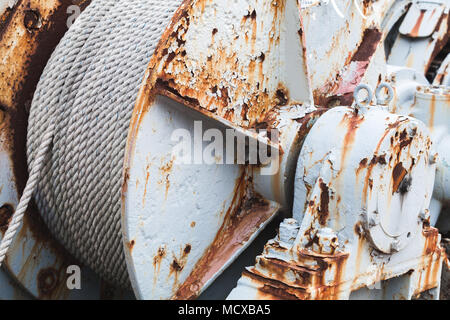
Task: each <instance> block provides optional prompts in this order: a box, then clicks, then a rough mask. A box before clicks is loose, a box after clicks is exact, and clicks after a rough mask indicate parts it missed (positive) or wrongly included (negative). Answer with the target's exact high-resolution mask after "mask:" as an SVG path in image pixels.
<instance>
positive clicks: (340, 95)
mask: <svg viewBox="0 0 450 320" xmlns="http://www.w3.org/2000/svg"><path fill="white" fill-rule="evenodd" d="M381 38H382V33H381V31H380V30H378V29H376V28H369V29H366V30H364V32H363V34H362V39H361V42H360V43H359V45H358V47H357V48H356V49H355V52H354V54H353V55H351V53H350V54H349V58H348V59H347V61H346V62H345V63H344V65H343V66H342V68H341V69H340V70H338V71H337V72H336V74H332V75H330V77H329V78H330V79H332V80H330V81H329V82H328V83H326V84H324V85H323V86H322V87H321V88H316V89H314V90H313V97H314V102H315V104H316V105H319V106H322V107H327V108H328V107H333V106H337V105H342V106H351V105H352V103H353V100H354V97H353V91H354V89H355V88H356V86H357V85H359V84H360V82H361V79H362V78H363V77H364V75H365V73H366V71H367V69H368V68H369V65H370V62H371V60H372V57H373V55H374V54H375V52H376V50H377V48H378V45H379V43H380V41H381ZM352 64H353V65H356V66H357V68H356V69H357V71H356V72H354V71H353V69H352V68H350V65H352ZM349 72H350V74H349ZM349 76H351V77H350V79H349Z"/></svg>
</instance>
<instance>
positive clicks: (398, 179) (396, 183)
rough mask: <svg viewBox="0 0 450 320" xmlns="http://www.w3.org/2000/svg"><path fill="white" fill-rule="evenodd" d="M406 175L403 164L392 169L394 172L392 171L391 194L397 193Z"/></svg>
mask: <svg viewBox="0 0 450 320" xmlns="http://www.w3.org/2000/svg"><path fill="white" fill-rule="evenodd" d="M407 174H408V171H407V170H406V169H405V168H404V167H403V163H401V162H400V163H398V164H397V165H396V166H395V167H394V170H393V171H392V181H393V188H392V191H393V193H396V192H397V191H399V188H400V184H401V183H402V181H403V180H404V179H405V177H406V175H407Z"/></svg>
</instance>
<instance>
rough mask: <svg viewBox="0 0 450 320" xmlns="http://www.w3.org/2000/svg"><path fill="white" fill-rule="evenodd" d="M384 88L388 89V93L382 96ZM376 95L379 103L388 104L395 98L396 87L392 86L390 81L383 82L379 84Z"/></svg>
mask: <svg viewBox="0 0 450 320" xmlns="http://www.w3.org/2000/svg"><path fill="white" fill-rule="evenodd" d="M383 89H387V91H388V95H387V97H385V98H382V97H381V93H382V91H383ZM375 96H376V98H377V104H378V105H381V106H387V105H388V104H389V103H390V102H391V101H392V99H393V98H394V89H393V88H392V86H391V85H390V84H389V83H386V82H382V83H381V84H380V85H379V86H378V88H377V91H376V92H375Z"/></svg>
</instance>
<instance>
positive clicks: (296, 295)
mask: <svg viewBox="0 0 450 320" xmlns="http://www.w3.org/2000/svg"><path fill="white" fill-rule="evenodd" d="M347 259H348V254H334V255H319V254H311V253H310V252H304V251H300V252H299V253H298V261H297V262H296V263H288V262H285V261H281V260H277V259H266V258H260V259H258V265H259V266H260V267H261V269H262V270H264V271H263V272H260V271H258V270H259V269H260V268H258V269H257V268H251V269H248V270H246V271H244V276H245V277H247V278H249V279H251V281H252V282H254V283H255V285H256V287H257V288H258V294H257V296H258V298H262V299H270V300H280V299H281V300H286V299H289V300H313V299H314V300H337V299H339V298H340V293H341V285H342V283H343V278H342V277H343V275H344V270H345V265H346V262H347ZM313 261H314V262H316V263H317V267H315V268H311V267H306V266H307V265H311V262H313ZM308 262H309V264H308ZM288 272H289V274H292V273H293V274H294V279H293V278H292V276H290V277H287V276H286V275H287V273H288ZM325 274H328V275H330V274H333V275H334V276H332V277H331V279H330V278H328V277H327V279H326V277H325Z"/></svg>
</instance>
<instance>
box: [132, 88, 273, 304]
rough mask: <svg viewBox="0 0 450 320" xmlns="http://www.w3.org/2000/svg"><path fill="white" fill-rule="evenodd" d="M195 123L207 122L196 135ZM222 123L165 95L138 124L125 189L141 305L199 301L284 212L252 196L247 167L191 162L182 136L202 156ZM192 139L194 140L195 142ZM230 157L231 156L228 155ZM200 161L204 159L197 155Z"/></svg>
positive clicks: (134, 280) (144, 112) (135, 282)
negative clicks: (182, 154) (180, 150)
mask: <svg viewBox="0 0 450 320" xmlns="http://www.w3.org/2000/svg"><path fill="white" fill-rule="evenodd" d="M194 121H202V122H201V123H202V125H203V128H202V129H199V130H197V131H196V128H195V123H194ZM218 124H219V123H218V122H215V121H211V120H208V119H207V118H206V117H204V116H202V115H201V114H200V113H198V112H195V111H190V109H189V108H187V107H185V106H183V105H181V104H180V103H178V102H175V101H173V100H171V99H169V98H167V97H162V96H158V97H157V98H156V100H155V101H154V103H152V105H151V107H150V108H149V109H147V110H141V113H140V114H139V116H138V117H136V118H135V121H134V122H133V125H132V132H131V133H130V137H131V140H129V146H128V154H127V163H126V171H125V172H126V173H125V182H124V187H123V191H124V193H123V231H124V236H125V239H126V245H125V250H126V256H127V263H128V267H129V272H130V277H131V280H132V285H133V288H134V290H135V293H136V295H137V297H138V298H140V299H169V298H193V297H196V296H197V295H199V294H200V293H201V292H202V291H203V290H204V289H205V288H206V287H207V286H208V284H209V283H210V282H211V281H213V280H214V278H215V277H216V276H217V275H218V274H219V273H220V271H221V270H223V268H225V267H226V266H227V265H229V264H230V263H231V262H232V261H233V259H234V258H235V257H236V256H237V255H238V254H239V253H240V252H241V251H242V250H243V249H245V247H246V246H247V245H248V244H249V243H250V242H251V240H252V239H253V237H255V236H256V235H257V234H258V232H259V231H260V230H261V229H262V228H263V227H264V225H265V224H267V223H268V222H269V221H270V220H271V218H272V217H273V216H274V214H275V213H276V212H277V210H278V205H276V204H275V203H270V202H267V201H264V200H262V199H259V200H257V199H258V198H257V195H256V194H255V195H252V194H251V192H252V191H251V189H252V185H251V179H250V172H247V169H246V168H245V167H244V166H239V165H221V164H210V165H207V164H204V163H196V162H195V157H194V156H192V155H189V159H191V161H192V164H189V163H183V162H181V163H180V161H181V160H182V159H180V158H178V157H177V155H176V154H174V153H173V151H174V148H175V146H176V145H177V144H178V143H179V141H178V140H172V141H171V137H172V135H173V134H174V133H176V132H177V130H178V132H180V130H185V132H186V133H189V134H190V136H189V140H188V141H187V143H188V144H189V146H191V145H192V149H191V150H192V151H193V152H198V150H195V148H196V145H195V139H200V145H197V147H200V148H203V149H201V150H200V152H202V150H204V148H205V147H206V146H207V145H208V143H205V142H203V141H202V137H203V134H204V132H205V130H208V129H217V130H220V129H223V126H221V125H219V126H217V125H218ZM191 137H192V140H191ZM224 154H225V153H224ZM196 155H198V153H196Z"/></svg>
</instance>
